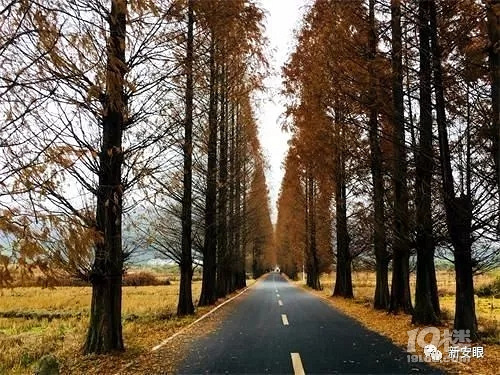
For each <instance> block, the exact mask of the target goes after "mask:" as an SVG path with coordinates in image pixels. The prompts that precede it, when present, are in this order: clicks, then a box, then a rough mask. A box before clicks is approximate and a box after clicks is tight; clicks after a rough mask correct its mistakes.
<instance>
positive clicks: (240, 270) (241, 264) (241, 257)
mask: <svg viewBox="0 0 500 375" xmlns="http://www.w3.org/2000/svg"><path fill="white" fill-rule="evenodd" d="M241 132H242V130H241V114H240V106H239V104H237V105H236V154H235V161H234V162H235V170H236V175H235V182H236V187H235V208H236V210H235V222H236V230H235V237H234V248H235V252H236V255H237V280H236V288H238V289H240V288H244V287H245V286H246V275H245V254H244V252H243V247H242V246H241V231H242V214H241V178H242V174H241V154H242V153H243V145H242V142H241V137H242V134H241Z"/></svg>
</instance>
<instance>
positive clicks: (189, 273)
mask: <svg viewBox="0 0 500 375" xmlns="http://www.w3.org/2000/svg"><path fill="white" fill-rule="evenodd" d="M187 6H188V9H187V17H188V21H187V24H188V25H187V27H188V30H187V43H186V118H185V124H184V185H183V186H184V192H183V197H182V219H181V220H182V257H181V262H180V270H181V281H180V289H179V303H178V306H177V315H180V316H182V315H188V314H193V313H194V306H193V296H192V289H191V280H192V278H193V269H192V267H193V259H192V254H191V244H192V237H191V236H192V217H191V205H192V178H193V177H192V164H193V160H192V159H193V140H192V138H193V39H194V37H193V27H194V10H193V0H188V5H187Z"/></svg>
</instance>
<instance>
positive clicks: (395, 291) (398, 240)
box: [389, 0, 412, 313]
mask: <svg viewBox="0 0 500 375" xmlns="http://www.w3.org/2000/svg"><path fill="white" fill-rule="evenodd" d="M391 29H392V51H391V61H392V94H393V112H394V114H393V115H394V120H393V123H394V131H393V147H394V156H393V160H394V164H393V184H394V243H393V246H392V248H393V253H394V254H393V260H392V285H391V303H390V307H389V310H390V311H391V312H393V313H397V312H399V311H401V310H402V311H404V312H405V313H411V311H412V305H411V295H410V264H409V263H410V249H409V242H408V186H407V165H406V150H405V125H404V97H403V60H402V42H401V4H400V0H392V1H391Z"/></svg>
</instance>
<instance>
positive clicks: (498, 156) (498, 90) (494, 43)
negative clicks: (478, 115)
mask: <svg viewBox="0 0 500 375" xmlns="http://www.w3.org/2000/svg"><path fill="white" fill-rule="evenodd" d="M486 15H487V21H488V36H489V39H490V45H489V65H490V79H491V140H492V145H493V147H492V151H493V161H494V163H495V169H496V180H497V185H498V192H499V195H500V147H499V144H500V42H499V38H500V0H488V1H487V2H486ZM499 198H500V197H499ZM498 228H499V232H500V201H499V217H498Z"/></svg>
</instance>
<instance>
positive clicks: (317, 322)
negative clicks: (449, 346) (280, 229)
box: [178, 273, 440, 375]
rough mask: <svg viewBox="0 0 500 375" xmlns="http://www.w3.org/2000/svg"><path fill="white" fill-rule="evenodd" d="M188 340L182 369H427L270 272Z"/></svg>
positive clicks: (287, 371)
mask: <svg viewBox="0 0 500 375" xmlns="http://www.w3.org/2000/svg"><path fill="white" fill-rule="evenodd" d="M232 303H235V304H236V306H234V311H233V312H232V313H231V314H230V315H229V316H228V317H227V318H226V319H225V320H224V321H223V322H222V323H221V325H220V326H219V327H218V328H217V330H215V332H212V333H210V334H208V335H206V336H204V337H202V338H200V339H199V340H196V341H195V342H194V343H193V344H192V345H191V347H190V349H189V352H188V354H187V357H186V358H185V360H184V361H183V362H182V363H181V365H180V367H179V368H178V373H180V374H295V375H299V374H374V373H377V374H429V373H440V372H439V371H438V370H436V369H433V368H430V367H428V366H426V365H425V364H413V363H408V361H407V353H406V352H405V351H404V350H402V349H401V348H399V347H397V346H395V345H394V344H392V343H391V342H390V341H389V340H388V339H387V338H385V337H383V336H380V335H378V334H376V333H374V332H372V331H369V330H367V329H366V328H364V327H362V326H361V325H360V324H359V323H357V322H356V321H355V320H353V319H351V318H349V317H347V316H345V315H343V314H341V313H340V312H338V311H336V310H335V309H334V308H332V307H331V306H330V305H328V304H327V303H326V302H325V301H323V300H322V299H321V298H318V297H317V296H315V295H313V294H311V293H309V292H307V291H305V290H303V289H301V288H299V287H297V286H295V285H293V284H291V283H289V282H288V281H287V280H286V279H285V278H284V277H283V276H281V275H280V274H278V273H270V274H268V275H266V276H265V277H264V278H263V279H261V280H260V281H259V282H258V283H257V284H256V285H255V286H253V287H252V288H249V289H248V290H247V291H246V292H245V293H244V295H243V297H239V298H237V299H236V300H235V301H234V302H232Z"/></svg>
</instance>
